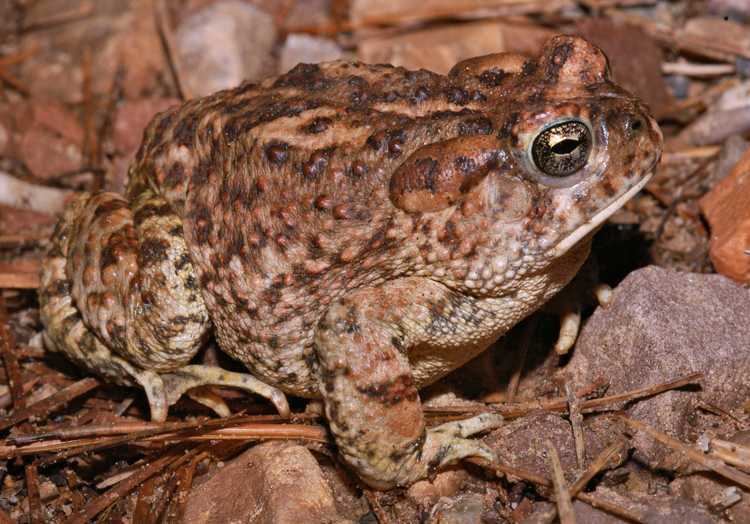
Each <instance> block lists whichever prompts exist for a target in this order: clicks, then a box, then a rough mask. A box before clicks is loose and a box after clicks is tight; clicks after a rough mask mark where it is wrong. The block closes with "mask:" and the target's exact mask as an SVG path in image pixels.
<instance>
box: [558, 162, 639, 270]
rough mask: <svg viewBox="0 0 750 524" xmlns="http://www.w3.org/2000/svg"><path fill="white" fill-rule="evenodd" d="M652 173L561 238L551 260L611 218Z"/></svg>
mask: <svg viewBox="0 0 750 524" xmlns="http://www.w3.org/2000/svg"><path fill="white" fill-rule="evenodd" d="M652 176H653V172H652V173H649V174H648V175H646V176H644V177H643V178H642V179H641V180H640V181H638V183H637V184H635V185H634V186H633V187H631V188H630V189H628V190H627V191H626V192H625V193H623V194H622V195H620V196H619V197H618V198H616V199H615V200H613V201H612V202H610V203H609V204H608V205H607V206H606V207H604V208H603V209H601V210H600V211H599V212H598V213H596V214H595V215H594V216H592V217H591V219H590V220H589V221H588V222H586V223H585V224H583V225H582V226H581V227H579V228H578V229H576V230H575V231H573V233H571V234H570V235H568V236H567V237H565V238H563V239H562V240H561V241H560V242H558V243H557V245H556V246H555V247H554V249H553V250H552V252H551V255H552V258H557V257H559V256H562V255H564V254H565V253H567V252H568V250H569V249H570V248H572V247H573V246H574V245H576V244H577V243H578V242H579V241H580V240H581V239H583V238H584V237H586V235H588V234H589V233H591V232H592V231H594V230H595V229H596V228H597V227H599V226H600V225H601V224H603V223H604V221H605V220H607V219H608V218H609V217H611V216H612V215H613V214H614V213H615V211H617V210H618V209H620V208H621V207H622V206H623V204H625V202H627V201H628V200H630V199H631V198H632V197H633V196H634V195H635V194H636V193H638V191H640V190H641V189H643V187H644V186H645V185H646V184H647V183H648V181H649V180H651V177H652Z"/></svg>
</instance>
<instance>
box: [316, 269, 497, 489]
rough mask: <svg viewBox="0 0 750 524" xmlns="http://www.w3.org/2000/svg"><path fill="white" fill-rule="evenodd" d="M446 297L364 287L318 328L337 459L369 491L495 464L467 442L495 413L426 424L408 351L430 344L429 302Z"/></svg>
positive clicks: (404, 285)
mask: <svg viewBox="0 0 750 524" xmlns="http://www.w3.org/2000/svg"><path fill="white" fill-rule="evenodd" d="M446 292H447V290H445V288H442V286H440V285H439V284H437V283H435V282H430V281H426V280H424V279H404V280H403V281H393V282H390V283H388V284H385V285H384V286H383V287H380V288H369V289H362V290H359V291H357V292H354V293H353V294H352V295H351V296H349V297H347V298H345V299H342V300H340V301H338V302H336V303H334V304H332V305H331V307H330V308H329V310H328V312H327V314H326V315H325V317H324V318H323V319H322V320H321V322H320V323H319V325H318V327H317V331H316V336H315V352H316V356H317V365H318V366H319V369H318V376H319V379H320V390H321V393H322V395H323V398H324V400H325V409H326V415H327V417H328V421H329V424H330V427H331V431H332V432H333V434H334V436H335V438H336V444H337V446H338V448H339V451H340V453H341V455H342V456H343V457H344V458H345V459H346V461H347V462H348V463H349V464H350V465H351V466H353V467H354V469H355V470H356V471H357V473H358V474H359V476H360V477H361V478H362V479H363V480H364V481H365V482H367V483H368V484H370V485H371V486H373V487H376V488H380V489H388V488H391V487H394V486H406V485H409V484H411V483H412V482H414V481H416V480H419V479H421V478H424V477H426V476H427V475H428V474H430V473H431V472H433V471H434V470H436V469H438V468H440V467H441V466H443V465H446V464H449V463H452V462H455V461H458V460H460V459H462V458H464V457H470V456H473V457H482V458H485V459H487V460H490V461H493V460H494V459H495V456H494V453H493V452H492V451H491V450H490V449H489V448H487V447H486V446H485V445H484V444H482V443H481V442H479V441H476V440H471V439H468V438H467V437H470V436H472V435H474V434H476V433H479V432H481V431H486V430H488V429H492V428H495V427H497V426H499V425H500V424H501V422H502V418H501V417H500V416H499V415H496V414H489V413H488V414H483V415H479V416H476V417H473V418H470V419H468V420H461V421H457V422H449V423H446V424H443V425H441V426H437V427H434V428H430V429H427V428H426V427H425V421H424V416H423V413H422V407H421V404H420V401H419V395H418V393H417V386H416V384H415V380H414V376H413V375H412V370H411V365H410V362H409V357H408V352H409V350H410V349H413V348H415V347H418V346H419V345H420V344H424V343H429V342H430V340H429V336H430V335H429V334H428V333H425V330H424V326H425V325H427V324H428V323H429V318H430V315H431V313H430V309H431V308H430V304H432V303H434V301H439V300H441V299H446V298H447V296H446V295H445V293H446Z"/></svg>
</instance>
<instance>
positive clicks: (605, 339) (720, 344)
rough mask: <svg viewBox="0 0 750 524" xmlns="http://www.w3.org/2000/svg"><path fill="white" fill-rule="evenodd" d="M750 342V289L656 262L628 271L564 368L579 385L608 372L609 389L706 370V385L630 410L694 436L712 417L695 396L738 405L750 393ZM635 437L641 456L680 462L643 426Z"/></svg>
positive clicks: (667, 464)
mask: <svg viewBox="0 0 750 524" xmlns="http://www.w3.org/2000/svg"><path fill="white" fill-rule="evenodd" d="M749 342H750V290H747V289H745V288H743V287H742V286H740V285H738V284H736V283H735V282H732V281H731V280H729V279H727V278H725V277H723V276H721V275H703V274H694V273H678V272H675V271H671V270H667V269H661V268H658V267H655V266H651V267H646V268H643V269H640V270H638V271H634V272H632V273H631V274H630V275H628V277H627V278H625V280H623V281H622V283H621V284H620V285H619V286H618V287H617V288H616V289H615V291H614V297H613V301H612V303H611V304H610V305H609V307H607V308H606V309H605V308H598V309H597V310H596V311H595V312H594V314H593V315H592V316H591V318H589V320H588V322H587V323H586V325H585V326H584V328H583V330H582V332H581V334H580V337H579V340H578V344H577V346H576V349H575V352H574V354H573V356H572V358H571V360H570V362H569V363H568V365H567V366H566V368H565V369H564V373H565V374H567V375H568V376H569V377H570V379H571V381H572V383H573V384H575V385H577V386H578V387H580V386H582V385H584V384H589V383H591V382H593V381H594V380H595V379H596V378H599V377H606V378H607V380H608V381H609V382H610V388H609V390H608V391H607V394H616V393H623V392H626V391H630V390H633V389H637V388H641V387H645V386H650V385H656V384H660V383H664V382H667V381H670V380H673V379H675V378H678V377H681V376H684V375H687V374H689V373H692V372H701V373H703V374H704V379H703V381H702V385H703V389H702V391H700V392H697V391H686V390H680V391H669V392H666V393H662V394H660V395H657V396H655V397H653V398H650V399H644V400H641V401H640V402H636V403H633V404H631V405H630V406H629V407H628V409H627V411H628V413H629V415H630V416H631V417H633V418H636V419H638V420H641V421H643V422H644V423H646V424H648V425H650V426H652V427H654V428H656V429H658V430H660V431H663V432H665V433H668V434H670V435H672V436H673V437H675V438H678V439H680V440H682V441H685V442H690V441H694V440H695V439H696V438H697V437H698V435H700V433H701V432H702V427H701V426H702V424H708V423H709V422H708V421H706V420H704V419H702V418H701V415H700V414H699V413H700V412H699V411H698V410H696V409H695V406H696V404H697V403H699V402H707V403H709V404H711V403H713V404H716V405H718V406H721V408H723V409H726V410H732V409H733V408H736V407H738V406H741V405H742V403H743V402H746V400H747V398H748V396H750V381H749V380H748V378H747V377H748V376H750V352H748V350H747V347H748V343H749ZM710 421H711V422H716V419H710ZM604 435H606V432H605V433H604V434H603V436H602V438H604ZM633 442H634V446H635V448H636V453H637V456H638V458H640V459H641V460H643V461H644V462H645V463H647V464H649V465H650V466H652V467H663V468H667V469H670V468H672V469H673V466H675V461H676V456H672V455H671V452H670V451H669V450H668V449H667V448H665V447H663V446H661V445H659V444H657V443H655V442H654V441H653V440H652V439H651V438H650V437H648V436H646V435H643V434H641V433H638V434H637V435H636V437H635V439H634V441H633ZM676 464H679V462H676Z"/></svg>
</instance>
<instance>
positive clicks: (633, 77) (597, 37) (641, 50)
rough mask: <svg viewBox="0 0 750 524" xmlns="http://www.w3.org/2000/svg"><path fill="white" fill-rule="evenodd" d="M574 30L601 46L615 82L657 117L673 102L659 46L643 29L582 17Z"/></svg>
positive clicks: (600, 18) (606, 19) (597, 18)
mask: <svg viewBox="0 0 750 524" xmlns="http://www.w3.org/2000/svg"><path fill="white" fill-rule="evenodd" d="M576 32H577V33H578V34H579V35H581V36H582V37H584V38H586V39H587V40H589V41H591V42H593V43H594V44H596V45H597V46H599V47H601V48H602V50H603V51H604V52H605V53H606V54H607V58H608V59H609V61H610V64H611V65H612V75H613V77H614V80H615V82H617V83H618V84H619V85H621V86H622V87H624V88H625V89H627V90H628V91H630V92H631V93H634V94H635V95H636V96H638V98H640V99H641V100H643V101H644V102H646V104H647V105H648V106H649V108H650V109H651V110H652V111H653V114H654V115H655V116H656V117H657V118H658V117H659V115H660V114H663V113H664V112H665V110H668V109H669V107H670V106H671V105H672V104H673V103H674V100H673V99H672V96H671V95H670V94H669V91H668V90H667V85H666V83H665V81H664V77H663V76H662V72H661V63H662V52H661V48H660V47H659V46H658V45H657V43H656V42H655V41H654V39H653V38H651V37H650V36H649V35H648V34H647V33H646V32H645V31H644V30H643V29H641V28H639V27H637V26H634V25H629V24H625V23H622V22H618V21H616V20H613V19H609V18H605V17H586V18H583V19H582V21H580V22H578V23H577V24H576Z"/></svg>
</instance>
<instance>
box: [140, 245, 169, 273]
mask: <svg viewBox="0 0 750 524" xmlns="http://www.w3.org/2000/svg"><path fill="white" fill-rule="evenodd" d="M168 252H169V244H168V243H167V241H166V240H163V239H160V238H147V239H144V240H143V242H141V249H140V250H139V252H138V265H141V266H146V265H149V264H158V263H159V262H163V261H164V260H166V259H167V255H168Z"/></svg>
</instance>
